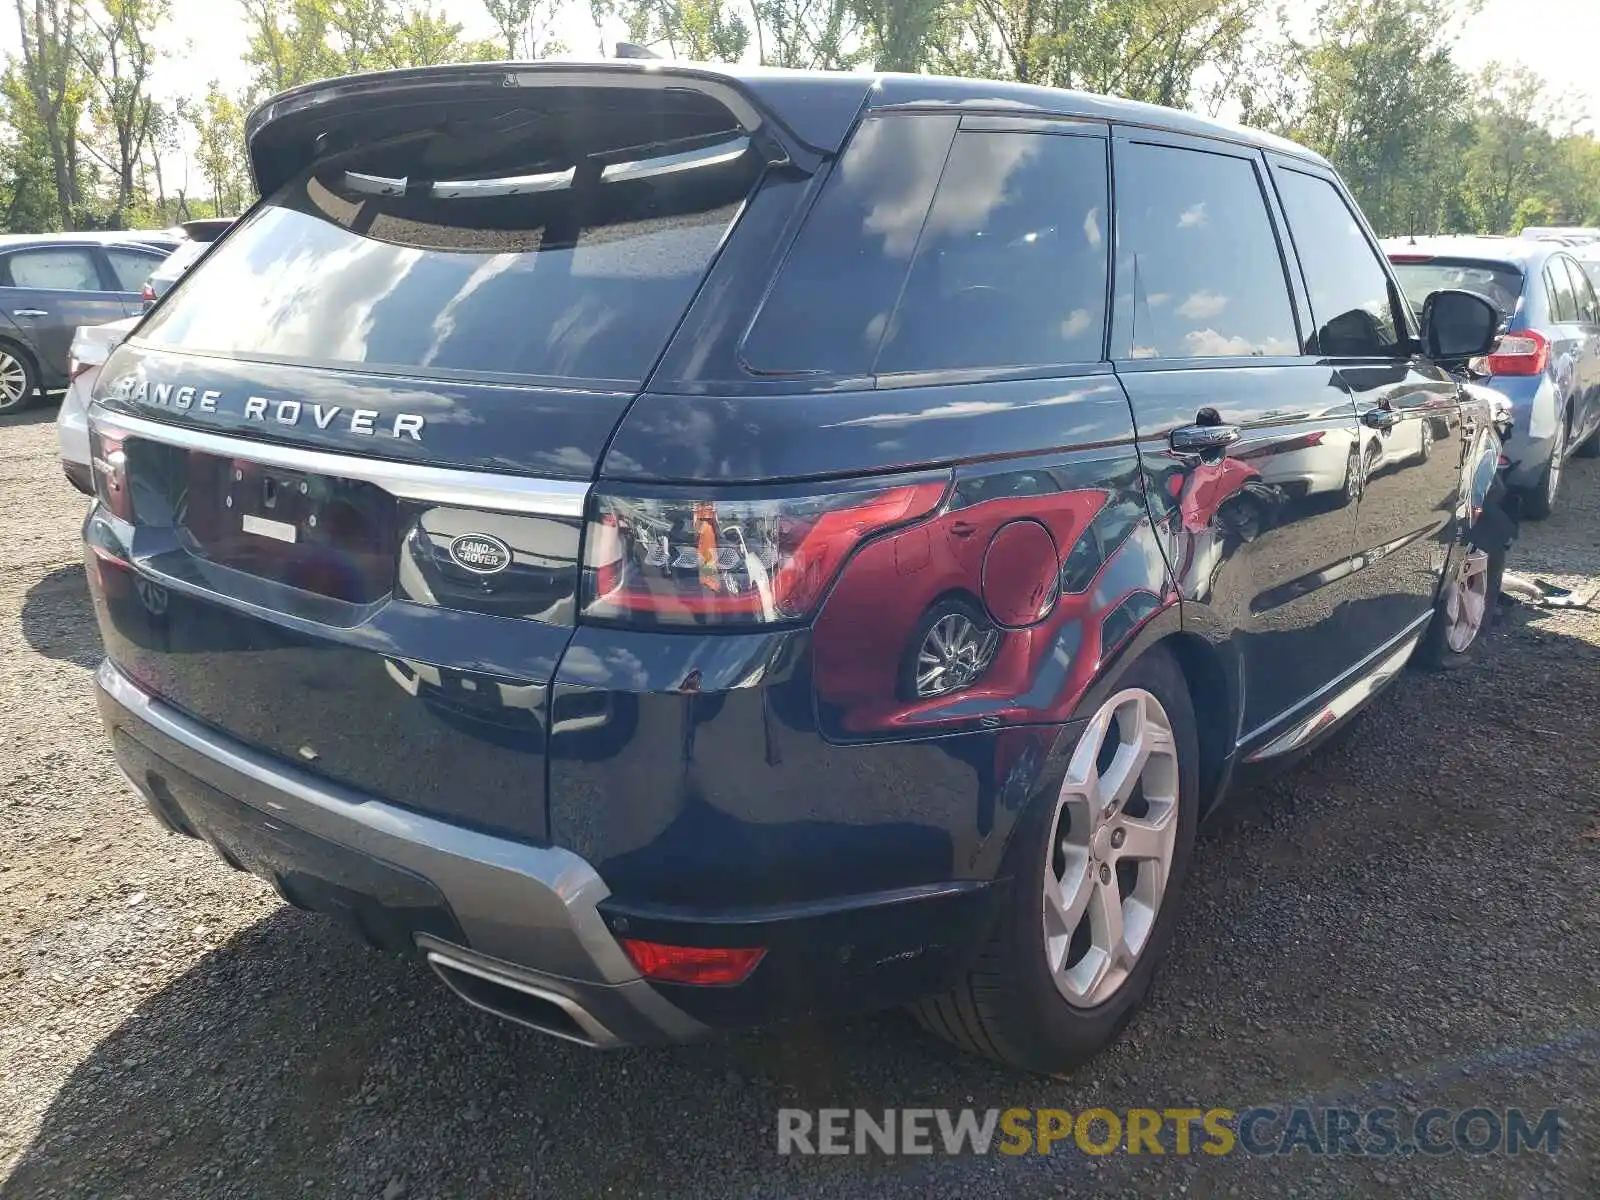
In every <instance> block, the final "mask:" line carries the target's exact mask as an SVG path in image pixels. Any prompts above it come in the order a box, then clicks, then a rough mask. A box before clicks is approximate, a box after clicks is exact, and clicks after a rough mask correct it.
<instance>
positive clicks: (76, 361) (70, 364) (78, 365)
mask: <svg viewBox="0 0 1600 1200" xmlns="http://www.w3.org/2000/svg"><path fill="white" fill-rule="evenodd" d="M98 365H99V364H98V363H92V362H84V361H83V360H82V359H81V358H69V359H67V382H68V383H71V382H72V381H73V380H74V379H76V378H77V377H78V376H80V375H82V374H83V373H84V372H85V371H90V370H93V369H94V368H95V367H97V366H98Z"/></svg>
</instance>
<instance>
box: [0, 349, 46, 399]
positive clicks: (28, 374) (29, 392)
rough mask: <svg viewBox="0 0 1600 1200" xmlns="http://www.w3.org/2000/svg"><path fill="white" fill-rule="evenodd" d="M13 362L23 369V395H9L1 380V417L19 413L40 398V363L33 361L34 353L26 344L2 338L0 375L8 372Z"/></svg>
mask: <svg viewBox="0 0 1600 1200" xmlns="http://www.w3.org/2000/svg"><path fill="white" fill-rule="evenodd" d="M11 364H15V365H16V366H17V367H20V368H21V369H22V390H21V395H20V396H16V397H10V396H8V394H7V391H6V389H5V387H4V385H3V381H0V417H4V416H10V415H11V414H12V413H19V412H21V411H22V410H23V409H25V408H27V407H28V406H29V405H31V404H32V403H33V402H34V401H35V400H37V399H38V398H39V365H38V364H37V363H36V362H34V361H33V355H32V354H30V353H29V352H28V349H27V347H25V346H20V345H18V344H17V343H16V342H8V341H3V340H0V376H3V375H5V374H6V373H7V371H6V368H7V367H9V366H10V365H11Z"/></svg>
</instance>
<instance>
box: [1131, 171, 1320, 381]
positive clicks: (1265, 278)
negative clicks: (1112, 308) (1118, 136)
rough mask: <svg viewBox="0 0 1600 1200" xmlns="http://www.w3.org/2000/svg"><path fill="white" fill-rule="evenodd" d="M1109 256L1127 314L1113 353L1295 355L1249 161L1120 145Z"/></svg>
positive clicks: (1280, 273) (1275, 256)
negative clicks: (1113, 238)
mask: <svg viewBox="0 0 1600 1200" xmlns="http://www.w3.org/2000/svg"><path fill="white" fill-rule="evenodd" d="M1117 254H1118V260H1117V279H1118V289H1119V291H1120V292H1122V293H1123V295H1124V296H1125V297H1126V299H1124V301H1123V304H1124V305H1127V307H1122V308H1119V311H1121V312H1129V311H1131V313H1132V320H1131V321H1130V322H1129V328H1128V330H1127V334H1128V337H1127V341H1126V343H1125V344H1119V345H1118V346H1117V347H1115V348H1114V354H1113V357H1116V358H1219V357H1234V356H1247V357H1260V356H1266V355H1298V354H1299V353H1300V347H1299V337H1298V334H1297V331H1296V328H1295V320H1294V309H1293V307H1292V304H1291V301H1290V299H1289V282H1288V278H1287V276H1286V275H1285V274H1284V267H1283V257H1282V254H1281V253H1280V251H1279V248H1278V240H1277V236H1276V235H1275V234H1274V232H1273V228H1272V219H1271V217H1270V216H1269V215H1268V212H1267V203H1266V197H1265V196H1264V194H1263V193H1262V190H1261V181H1260V177H1259V176H1258V175H1257V173H1256V167H1255V164H1254V163H1253V162H1251V160H1250V159H1248V158H1238V157H1234V156H1232V155H1228V154H1221V153H1211V152H1209V151H1204V150H1190V149H1184V148H1181V147H1176V146H1162V145H1150V144H1144V143H1125V144H1124V143H1119V144H1118V147H1117ZM1129 301H1131V304H1129V303H1128V302H1129ZM1118 341H1119V343H1120V342H1122V338H1121V336H1120V335H1119V338H1118Z"/></svg>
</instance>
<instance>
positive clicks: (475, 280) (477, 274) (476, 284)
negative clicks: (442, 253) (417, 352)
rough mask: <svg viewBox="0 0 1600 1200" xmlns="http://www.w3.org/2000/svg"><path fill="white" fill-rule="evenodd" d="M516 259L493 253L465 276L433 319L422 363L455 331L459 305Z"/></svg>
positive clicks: (427, 362) (427, 363)
mask: <svg viewBox="0 0 1600 1200" xmlns="http://www.w3.org/2000/svg"><path fill="white" fill-rule="evenodd" d="M516 261H517V255H515V254H495V255H491V256H490V257H489V258H487V259H485V260H484V262H483V263H482V265H480V266H479V267H477V268H476V269H475V270H474V271H473V272H472V274H471V275H469V276H468V277H467V281H466V283H464V284H462V285H461V290H460V291H458V292H457V293H456V294H455V295H454V296H451V297H450V299H449V300H448V301H447V302H446V303H445V306H444V307H443V308H441V309H440V310H439V315H438V316H436V317H434V319H433V340H432V341H431V342H429V343H428V349H427V350H426V351H425V352H424V353H423V355H422V365H423V366H425V367H427V366H431V365H432V364H433V360H434V359H436V358H437V357H439V351H440V350H441V349H443V347H444V344H445V343H446V342H448V341H449V340H450V338H451V337H452V336H453V335H454V334H455V331H456V313H457V312H459V311H460V309H461V306H462V305H463V304H465V303H466V302H467V301H468V300H470V299H471V298H472V296H473V294H474V293H475V292H477V290H478V289H479V288H481V287H483V286H484V284H486V283H488V282H489V281H490V280H492V279H494V278H495V277H496V276H498V275H501V274H504V273H505V272H506V271H507V270H509V269H510V268H511V266H512V264H513V263H515V262H516Z"/></svg>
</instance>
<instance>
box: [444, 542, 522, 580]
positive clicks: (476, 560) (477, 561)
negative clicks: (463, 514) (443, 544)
mask: <svg viewBox="0 0 1600 1200" xmlns="http://www.w3.org/2000/svg"><path fill="white" fill-rule="evenodd" d="M450 558H451V560H452V561H453V562H454V563H455V564H456V566H458V567H460V568H461V569H462V570H465V571H471V572H472V573H473V574H474V575H498V574H499V573H500V572H501V571H504V570H505V569H506V568H507V567H509V566H510V565H511V547H510V546H507V545H506V544H505V543H504V542H502V541H501V540H500V539H499V538H497V537H490V536H489V535H488V534H487V533H463V534H462V535H461V536H460V537H457V538H452V539H451V540H450Z"/></svg>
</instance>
